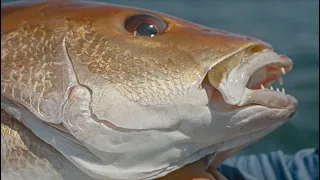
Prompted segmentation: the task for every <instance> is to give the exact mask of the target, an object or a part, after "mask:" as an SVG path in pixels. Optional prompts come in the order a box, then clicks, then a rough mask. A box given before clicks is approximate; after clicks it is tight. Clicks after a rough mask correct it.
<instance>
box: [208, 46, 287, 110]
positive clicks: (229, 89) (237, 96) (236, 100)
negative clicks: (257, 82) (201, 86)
mask: <svg viewBox="0 0 320 180" xmlns="http://www.w3.org/2000/svg"><path fill="white" fill-rule="evenodd" d="M292 64H293V63H292V60H291V59H289V58H288V57H286V56H284V55H279V54H277V53H275V52H274V51H272V50H271V49H264V50H262V51H259V52H257V53H254V54H252V55H250V56H248V57H246V58H244V59H243V60H242V61H241V62H240V63H239V64H238V65H237V66H235V67H233V68H232V69H231V70H230V71H229V73H228V74H227V75H226V77H224V78H223V79H222V81H221V83H220V84H219V85H218V86H217V85H216V86H215V85H214V84H212V83H211V85H212V86H213V87H214V88H215V89H217V90H219V91H220V93H221V94H222V97H223V99H224V101H225V103H227V104H229V105H235V106H242V105H245V104H246V103H244V99H246V98H248V96H249V95H250V93H252V90H251V89H248V88H246V85H247V83H248V82H249V80H250V78H251V77H252V76H253V74H254V73H255V72H256V71H258V70H259V69H260V68H264V67H267V66H271V65H274V66H277V67H279V75H277V78H278V77H280V76H281V75H280V74H281V71H280V67H283V68H284V69H285V72H286V73H287V72H289V71H290V70H291V69H292ZM212 70H214V69H212ZM209 81H210V80H209ZM253 91H254V92H255V91H257V90H253Z"/></svg>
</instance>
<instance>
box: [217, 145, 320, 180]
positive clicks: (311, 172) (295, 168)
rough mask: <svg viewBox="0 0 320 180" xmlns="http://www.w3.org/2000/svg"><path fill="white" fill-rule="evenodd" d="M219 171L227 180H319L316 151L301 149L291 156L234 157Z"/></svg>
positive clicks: (278, 152) (276, 154)
mask: <svg viewBox="0 0 320 180" xmlns="http://www.w3.org/2000/svg"><path fill="white" fill-rule="evenodd" d="M218 170H219V171H220V172H221V173H222V174H223V175H224V176H225V177H226V178H228V179H230V180H318V179H319V148H310V149H303V150H300V151H298V152H297V153H296V154H294V155H287V154H284V153H283V152H282V151H275V152H271V153H268V154H259V155H243V156H235V157H231V158H229V159H227V160H225V161H224V162H223V164H222V165H221V166H220V167H219V169H218Z"/></svg>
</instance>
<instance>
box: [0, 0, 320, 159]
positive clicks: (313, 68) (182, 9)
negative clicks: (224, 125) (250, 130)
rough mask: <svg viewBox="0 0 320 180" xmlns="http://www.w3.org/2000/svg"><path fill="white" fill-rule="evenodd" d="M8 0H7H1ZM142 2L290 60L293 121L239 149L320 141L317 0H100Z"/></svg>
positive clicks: (296, 146) (310, 144) (268, 148)
mask: <svg viewBox="0 0 320 180" xmlns="http://www.w3.org/2000/svg"><path fill="white" fill-rule="evenodd" d="M2 2H9V1H2ZM104 2H110V3H117V4H123V5H130V6H136V7H142V8H147V9H152V10H157V11H160V12H164V13H168V14H171V15H174V16H178V17H181V18H184V19H187V20H191V21H193V22H196V23H199V24H202V25H207V26H210V27H214V28H217V29H222V30H226V31H230V32H234V33H238V34H244V35H247V36H252V37H256V38H258V39H261V40H264V41H266V42H268V43H270V44H272V45H273V46H274V49H275V50H276V51H277V52H281V53H283V54H286V55H288V56H289V57H291V58H292V59H293V61H294V69H293V71H292V72H290V75H289V76H285V77H284V87H285V88H286V92H287V93H289V94H292V95H294V96H295V97H297V98H298V100H299V102H300V106H299V109H298V111H297V112H296V114H295V116H294V117H293V118H292V120H291V121H289V122H288V123H286V124H285V125H283V126H282V127H281V128H279V129H278V130H276V131H275V132H274V133H272V134H271V135H269V136H267V137H265V138H263V139H262V140H260V141H258V142H257V143H254V144H252V145H250V146H248V147H247V148H245V149H244V150H242V151H241V152H240V153H259V152H269V151H272V150H277V149H281V150H282V151H284V152H286V153H292V152H295V151H297V150H299V149H302V148H308V147H318V146H319V143H318V141H319V138H318V134H319V128H318V126H319V111H318V108H319V94H318V92H319V83H318V81H319V51H318V48H319V9H318V6H319V2H318V1H317V0H308V1H304V0H301V1H287V0H283V1H267V0H265V1H262V0H260V1H253V0H248V1H241V2H240V1H222V0H221V1H209V0H197V1H191V0H174V1H163V0H152V1H147V0H104Z"/></svg>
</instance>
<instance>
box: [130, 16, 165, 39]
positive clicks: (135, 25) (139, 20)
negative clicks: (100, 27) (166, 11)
mask: <svg viewBox="0 0 320 180" xmlns="http://www.w3.org/2000/svg"><path fill="white" fill-rule="evenodd" d="M124 26H125V28H126V29H127V31H129V32H132V33H133V34H134V36H135V35H143V36H151V37H153V36H155V35H159V34H162V33H163V32H164V31H165V30H166V23H165V22H163V21H162V20H161V19H159V18H157V17H155V16H152V15H150V14H135V15H132V16H130V17H129V18H128V19H127V20H126V21H125V23H124Z"/></svg>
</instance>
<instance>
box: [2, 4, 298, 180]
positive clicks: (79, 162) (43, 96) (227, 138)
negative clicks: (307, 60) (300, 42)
mask: <svg viewBox="0 0 320 180" xmlns="http://www.w3.org/2000/svg"><path fill="white" fill-rule="evenodd" d="M292 66H293V61H292V60H291V59H290V58H289V57H287V56H285V55H283V54H278V53H277V52H275V51H274V49H273V47H272V46H271V45H270V44H268V43H266V42H264V41H261V40H258V39H256V38H252V37H248V36H244V35H238V34H234V33H230V32H226V31H222V30H218V29H214V28H211V27H206V26H202V25H199V24H196V23H194V22H190V21H188V20H184V19H181V18H178V17H174V16H171V15H167V14H163V13H160V12H156V11H151V10H146V9H140V8H135V7H127V6H121V5H114V4H106V3H99V2H86V1H69V0H67V1H62V0H53V1H44V2H33V3H30V2H29V3H23V2H19V3H12V4H2V5H1V177H3V178H4V179H68V180H69V179H77V180H82V179H85V180H89V179H115V180H121V179H134V180H138V179H163V180H169V179H196V178H203V179H217V180H218V179H226V178H225V177H224V176H223V175H222V174H221V173H219V172H218V171H217V168H218V167H219V165H220V164H221V163H222V162H223V160H224V159H225V158H227V157H229V156H231V155H232V154H233V153H234V152H236V151H238V150H239V149H241V148H243V147H245V146H246V145H248V144H250V143H253V142H255V141H257V140H259V139H260V138H262V137H264V136H266V135H267V134H269V133H271V132H272V131H274V130H275V129H277V128H278V127H280V126H281V125H283V124H284V123H285V122H287V121H288V120H289V119H290V118H291V117H292V116H293V115H294V113H295V111H296V109H297V107H298V100H297V99H296V98H295V97H293V96H292V95H289V94H286V92H285V90H284V88H283V87H273V83H274V82H275V81H277V80H278V81H279V82H281V83H280V86H282V85H283V83H284V82H283V76H284V75H287V74H288V72H289V71H290V70H291V69H292Z"/></svg>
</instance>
